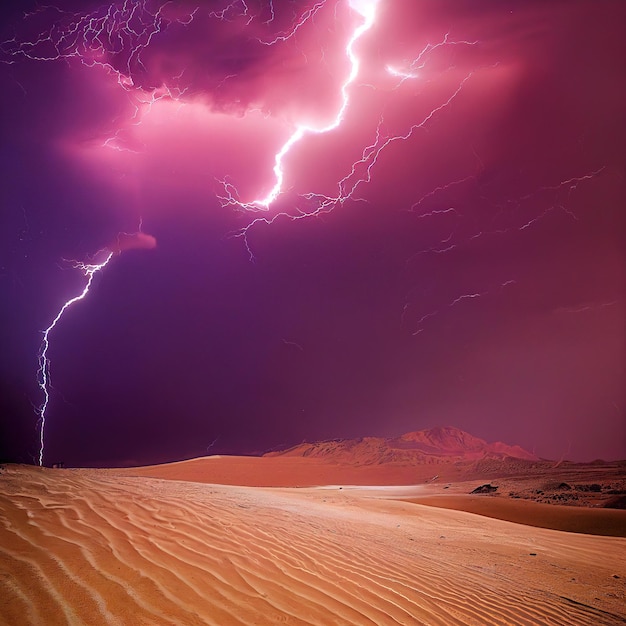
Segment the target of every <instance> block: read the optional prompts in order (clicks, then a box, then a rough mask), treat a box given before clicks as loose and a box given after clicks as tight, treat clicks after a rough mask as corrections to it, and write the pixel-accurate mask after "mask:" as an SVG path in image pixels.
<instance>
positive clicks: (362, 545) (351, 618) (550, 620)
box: [0, 467, 626, 626]
mask: <svg viewBox="0 0 626 626" xmlns="http://www.w3.org/2000/svg"><path fill="white" fill-rule="evenodd" d="M625 579H626V539H622V538H614V537H593V536H588V535H574V534H569V533H562V532H557V531H551V530H545V529H537V528H529V527H525V526H521V525H518V524H511V523H508V522H502V521H499V520H492V519H488V518H484V517H478V516H475V515H471V514H468V513H463V512H458V511H445V510H439V509H433V508H429V507H424V506H419V505H415V504H410V503H404V502H393V501H387V500H371V499H369V500H368V499H366V498H364V497H361V496H359V495H358V494H357V495H354V494H349V493H346V491H340V490H312V489H301V490H296V489H293V490H277V489H260V488H248V487H230V486H217V485H207V484H196V483H182V482H175V481H161V480H155V479H148V478H136V477H126V478H124V477H116V476H112V475H109V474H106V473H105V472H98V471H96V470H56V471H55V470H41V469H38V468H22V467H9V468H8V469H7V470H6V471H4V472H3V473H2V474H1V475H0V623H2V624H7V625H10V626H16V625H21V624H45V625H46V626H48V625H50V626H52V625H55V624H88V625H90V626H93V625H98V624H106V625H109V624H120V625H124V626H125V625H128V624H133V625H142V624H146V625H147V624H150V625H156V624H168V625H171V624H176V625H179V624H180V625H186V624H189V625H191V624H198V625H200V624H215V625H216V626H225V625H228V624H318V625H320V626H328V625H331V624H373V625H381V624H406V625H409V624H410V625H413V624H428V625H441V626H452V625H454V624H477V625H481V626H485V625H490V624H501V625H513V624H529V625H536V624H567V625H576V624H585V625H590V624H594V625H601V624H620V623H624V622H625V620H626V610H625V609H624V580H625Z"/></svg>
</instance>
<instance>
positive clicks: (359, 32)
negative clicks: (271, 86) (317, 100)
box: [220, 0, 378, 211]
mask: <svg viewBox="0 0 626 626" xmlns="http://www.w3.org/2000/svg"><path fill="white" fill-rule="evenodd" d="M324 4H325V2H318V3H317V4H316V5H314V6H313V7H312V8H311V9H309V11H307V12H306V13H305V14H304V15H303V16H302V18H301V19H300V21H298V22H297V24H296V25H295V26H294V27H293V28H292V30H291V31H290V32H289V33H287V34H282V35H279V36H278V37H276V38H275V39H273V40H272V41H269V42H261V43H264V44H266V45H273V44H275V43H277V42H279V41H286V40H287V39H289V38H291V37H293V36H294V35H295V34H296V32H297V31H298V30H299V29H300V28H301V27H302V26H303V25H304V24H305V23H306V22H307V21H308V20H310V19H311V18H312V17H313V16H314V15H315V13H317V11H319V10H320V9H321V8H322V6H324ZM377 4H378V0H349V5H350V7H351V8H352V9H353V10H354V11H355V12H357V13H359V14H360V15H361V16H362V17H363V23H362V24H361V25H360V26H358V27H357V28H355V30H354V32H353V33H352V35H351V37H350V39H349V40H348V43H347V44H346V55H347V57H348V59H349V60H350V72H349V74H348V76H347V78H346V79H345V80H344V82H343V83H342V85H341V90H340V91H341V106H340V107H339V110H338V111H337V114H336V115H335V117H334V119H333V120H332V121H331V122H329V123H328V124H327V125H325V126H321V127H314V126H308V125H306V124H299V125H297V126H296V129H295V130H294V131H293V133H292V134H291V136H290V137H289V138H288V139H287V141H285V143H284V144H283V145H282V147H281V148H280V150H279V151H278V152H277V153H276V156H275V157H274V168H273V172H274V177H275V183H274V186H273V187H272V188H271V189H270V191H269V192H268V194H267V195H266V196H265V197H263V198H257V199H256V200H252V202H240V201H239V199H238V198H237V195H236V193H233V192H234V191H236V190H234V188H233V186H232V185H230V184H228V183H226V182H224V181H221V182H222V184H223V186H224V189H225V191H226V192H227V195H226V196H220V200H221V201H222V205H223V206H232V205H236V206H238V207H240V208H242V209H246V210H252V211H254V210H265V211H266V210H268V209H269V206H270V205H271V204H272V203H273V202H274V201H275V200H276V199H277V198H278V196H279V195H280V193H281V191H282V189H283V183H284V180H285V170H284V166H283V161H284V160H285V157H286V156H287V154H288V153H289V151H290V150H291V148H293V146H294V145H295V144H297V143H298V142H300V141H301V140H302V139H303V138H304V137H305V136H306V135H307V134H316V135H323V134H326V133H329V132H330V131H332V130H335V129H336V128H338V127H339V125H340V124H341V122H342V121H343V119H344V116H345V113H346V110H347V108H348V105H349V102H350V98H349V95H348V90H349V88H350V86H351V85H352V84H353V83H354V81H355V79H356V77H357V76H358V74H359V67H360V61H359V58H358V57H357V55H356V54H355V52H354V45H355V44H356V42H357V41H358V40H359V39H360V38H361V37H362V36H363V35H364V34H365V33H366V32H367V31H368V30H370V29H371V28H372V26H373V25H374V22H375V18H376V7H377Z"/></svg>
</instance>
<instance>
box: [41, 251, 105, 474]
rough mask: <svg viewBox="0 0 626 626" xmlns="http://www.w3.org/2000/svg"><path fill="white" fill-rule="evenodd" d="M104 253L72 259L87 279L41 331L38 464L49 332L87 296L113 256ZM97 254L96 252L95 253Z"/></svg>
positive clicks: (45, 407) (47, 380)
mask: <svg viewBox="0 0 626 626" xmlns="http://www.w3.org/2000/svg"><path fill="white" fill-rule="evenodd" d="M102 253H105V254H106V256H105V258H104V260H103V261H101V262H100V263H82V262H79V261H72V267H73V268H74V269H78V270H80V271H81V272H82V274H83V276H84V277H85V278H86V279H87V281H86V282H85V286H84V287H83V290H82V291H81V292H80V293H79V294H78V295H77V296H74V297H73V298H70V299H69V300H67V301H66V302H65V303H64V304H63V306H62V307H61V308H60V309H59V312H58V313H57V314H56V316H55V318H54V319H53V320H52V323H51V324H50V326H48V328H46V329H45V330H44V331H43V339H42V340H41V348H40V350H39V370H38V372H37V378H38V384H39V388H40V389H41V391H42V393H43V402H42V404H41V406H40V407H39V410H38V411H37V414H38V415H39V424H40V427H39V465H40V466H42V465H43V457H44V445H45V444H44V442H45V430H46V411H47V410H48V405H49V404H50V357H49V356H48V350H49V349H50V333H51V332H52V331H53V330H54V329H55V328H56V326H57V324H58V323H59V322H60V321H61V318H62V317H63V315H64V314H65V312H66V311H67V310H68V309H69V308H70V307H72V306H73V305H74V304H76V303H77V302H80V301H81V300H83V299H84V298H86V297H87V294H88V293H89V290H90V289H91V285H92V284H93V280H94V277H95V275H96V274H97V273H98V272H101V271H102V270H103V269H104V268H105V267H106V266H107V265H108V264H109V261H110V260H111V259H112V258H113V252H110V251H108V250H106V251H101V252H100V253H99V254H102ZM96 256H98V254H97V255H96Z"/></svg>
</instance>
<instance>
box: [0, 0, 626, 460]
mask: <svg viewBox="0 0 626 626" xmlns="http://www.w3.org/2000/svg"><path fill="white" fill-rule="evenodd" d="M3 12H4V15H3V18H2V24H3V29H2V33H1V36H0V39H1V40H2V44H1V45H0V79H1V80H2V82H3V85H4V87H5V94H6V95H5V98H4V102H3V107H4V111H3V115H2V124H3V129H2V134H3V137H4V138H5V140H4V141H3V145H2V148H1V150H2V159H3V189H4V192H3V211H2V225H1V232H2V234H1V237H2V246H1V249H2V258H0V280H1V281H2V283H1V284H0V287H1V288H2V290H3V292H5V294H6V297H4V296H3V297H2V302H3V308H2V310H0V314H1V316H2V320H1V321H2V324H1V327H2V330H1V331H0V332H1V333H2V335H1V337H2V341H3V344H4V345H6V346H7V348H6V350H3V351H2V354H3V357H4V358H3V359H2V360H1V361H0V377H1V384H2V394H1V395H2V397H3V401H2V402H3V404H2V406H1V407H0V408H1V409H2V422H3V428H4V431H5V432H6V435H5V436H4V437H3V440H4V442H5V444H4V445H5V448H6V451H4V449H3V455H4V456H6V457H11V458H20V459H29V458H30V459H32V458H34V457H35V456H36V454H37V441H38V440H37V433H38V424H37V423H36V422H37V413H36V412H33V410H32V406H31V405H35V406H38V405H40V403H41V401H42V400H41V394H40V392H41V390H40V389H39V387H38V386H37V380H36V377H35V375H34V374H35V370H36V364H37V363H36V362H37V354H39V353H40V344H41V340H42V335H41V332H42V330H44V329H46V328H49V326H50V323H51V322H52V321H53V320H54V319H55V316H56V315H57V314H58V313H59V311H60V310H61V307H62V306H63V304H64V303H65V302H67V301H68V300H69V299H71V298H73V297H76V296H77V295H78V294H80V293H82V290H83V288H84V285H85V283H84V280H85V276H83V275H82V274H81V273H80V272H76V271H75V268H74V269H73V268H72V264H71V263H68V262H66V261H64V259H77V260H80V261H83V262H88V261H89V259H90V258H91V255H93V254H94V252H95V251H96V250H101V249H104V248H106V249H107V250H109V251H110V252H113V253H123V254H114V256H113V257H112V258H111V261H110V262H109V263H108V264H107V266H106V268H104V269H103V270H102V271H101V272H98V274H97V276H94V278H93V281H92V285H91V286H90V287H91V288H90V292H89V294H88V297H85V298H83V299H82V300H81V301H80V302H77V303H76V305H75V306H74V305H73V306H72V310H71V311H70V310H68V311H66V312H65V313H64V314H63V318H62V320H60V321H59V323H58V326H55V328H54V329H53V332H52V333H51V336H50V345H49V348H48V350H47V356H48V357H49V358H50V378H51V381H52V386H51V390H50V402H49V406H48V407H47V411H48V422H47V427H46V428H47V430H46V447H47V453H46V459H47V461H48V462H52V461H53V460H54V459H61V460H64V461H65V462H66V463H68V464H98V463H107V464H110V463H113V464H124V463H132V462H153V461H161V460H171V459H175V458H181V457H185V456H192V455H199V454H204V453H205V452H206V449H207V447H208V446H209V445H213V447H212V449H211V450H212V451H213V452H214V451H216V450H217V451H218V452H219V451H223V452H236V453H245V452H252V451H259V450H263V449H267V448H270V447H275V446H279V445H289V444H293V443H297V442H299V441H301V440H302V439H319V438H331V437H354V436H362V435H383V436H385V435H389V436H393V435H397V434H399V433H401V432H405V431H409V430H416V429H419V428H424V427H429V426H433V425H436V424H451V425H455V426H458V427H461V428H464V429H466V430H468V431H470V432H472V433H474V434H476V435H478V436H481V437H483V438H485V439H488V440H496V439H499V440H504V441H508V442H510V443H517V444H520V445H522V446H524V447H526V448H528V449H530V450H533V449H534V450H535V452H536V453H537V454H539V455H541V456H546V457H553V458H559V457H561V456H562V455H565V456H570V457H572V458H577V459H588V460H590V459H592V458H596V457H605V458H617V457H625V456H626V423H625V413H624V411H625V409H624V407H625V397H624V396H625V391H624V380H625V378H626V371H625V370H626V365H625V356H624V324H623V320H624V312H625V311H624V304H625V302H624V300H625V293H624V284H625V282H624V267H626V259H625V256H626V253H625V245H624V226H625V224H624V214H623V206H624V200H625V198H624V185H623V180H624V163H623V150H622V146H623V145H624V139H625V137H624V123H623V122H624V120H623V111H624V110H625V109H624V104H625V102H624V100H625V93H624V92H625V88H624V85H625V82H624V70H623V67H622V64H621V59H622V58H623V57H624V53H625V52H626V51H625V50H624V44H623V42H622V39H623V38H622V36H621V32H622V30H623V28H622V27H623V25H624V20H625V9H624V6H623V4H622V3H621V2H619V1H615V2H611V1H606V2H603V3H599V4H598V3H593V2H590V1H578V2H571V1H568V2H565V1H563V2H553V3H549V4H547V3H543V2H521V1H513V0H511V1H507V2H502V1H499V2H495V1H494V2H484V3H480V4H477V3H475V2H469V1H468V2H441V1H440V2H434V1H424V2H415V1H414V0H411V1H409V0H406V1H404V0H403V1H394V2H389V1H386V0H379V2H370V1H366V0H358V1H357V0H350V1H343V0H339V1H336V2H317V3H315V2H309V3H307V2H285V3H270V2H267V1H265V2H247V3H243V2H239V1H235V2H231V3H219V2H214V3H202V4H201V5H196V4H193V3H188V2H169V3H159V2H149V1H146V2H137V3H120V4H112V5H99V4H97V3H84V2H82V3H78V4H77V3H72V2H62V3H59V4H56V5H55V6H54V7H46V8H40V7H37V6H36V5H35V4H31V3H27V2H25V3H24V4H23V6H22V7H21V8H20V9H18V8H15V9H3ZM138 223H141V224H142V228H141V231H142V232H141V233H139V234H137V235H134V234H133V233H135V232H136V231H137V224H138ZM119 233H130V235H121V236H119ZM111 242H117V243H114V244H112V243H111ZM156 242H158V245H156V247H155V243H156ZM214 442H215V443H214Z"/></svg>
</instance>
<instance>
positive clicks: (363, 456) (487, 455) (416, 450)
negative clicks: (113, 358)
mask: <svg viewBox="0 0 626 626" xmlns="http://www.w3.org/2000/svg"><path fill="white" fill-rule="evenodd" d="M264 456H268V457H276V456H289V457H312V458H323V459H327V460H328V461H336V462H349V463H356V464H359V465H375V464H382V463H404V464H406V463H410V464H413V463H416V464H417V463H419V464H432V463H441V462H445V463H450V462H456V461H480V460H506V459H520V460H524V461H539V460H540V459H539V458H538V457H537V456H535V455H534V454H532V453H531V452H528V451H527V450H524V448H521V447H520V446H516V445H508V444H506V443H502V442H500V441H497V442H495V443H487V442H486V441H485V440H484V439H480V438H479V437H475V436H474V435H470V434H469V433H466V432H464V431H462V430H460V429H458V428H454V427H452V426H437V427H435V428H430V429H427V430H418V431H414V432H410V433H406V434H404V435H401V436H399V437H392V438H385V437H360V438H358V439H332V440H328V441H319V442H315V443H301V444H299V445H297V446H293V447H291V448H288V449H286V450H275V451H272V452H268V453H266V454H265V455H264Z"/></svg>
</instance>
